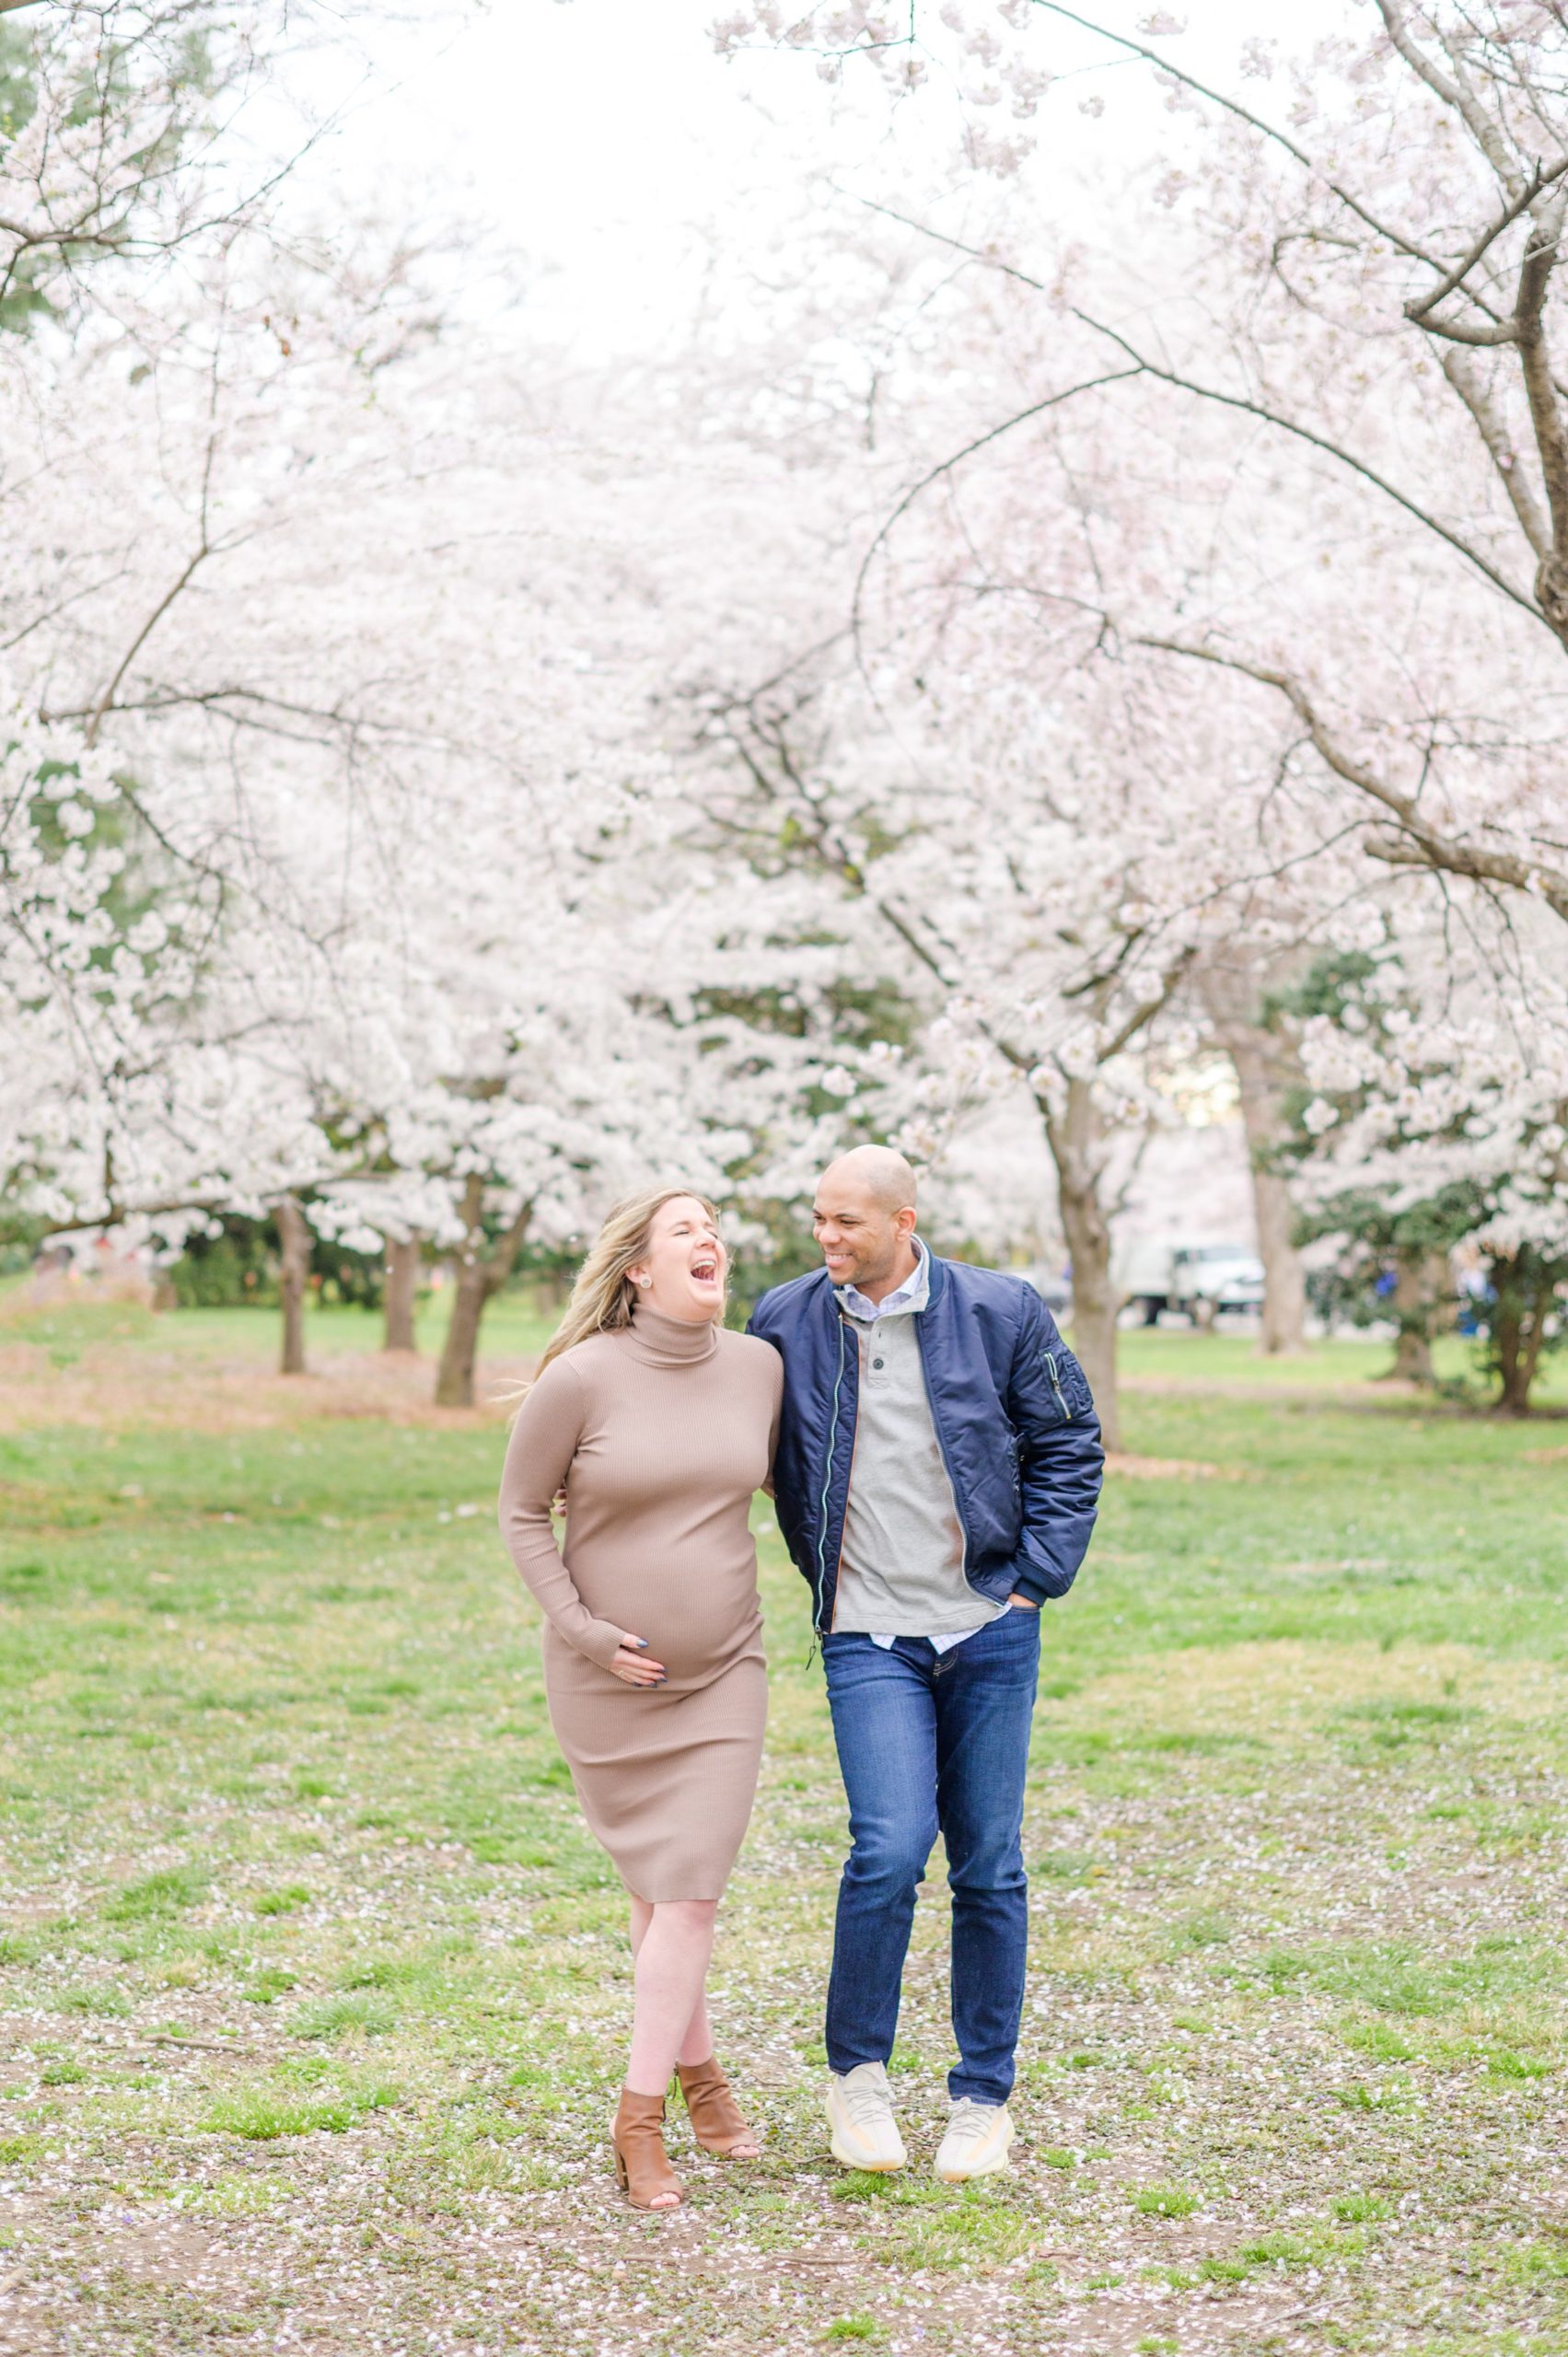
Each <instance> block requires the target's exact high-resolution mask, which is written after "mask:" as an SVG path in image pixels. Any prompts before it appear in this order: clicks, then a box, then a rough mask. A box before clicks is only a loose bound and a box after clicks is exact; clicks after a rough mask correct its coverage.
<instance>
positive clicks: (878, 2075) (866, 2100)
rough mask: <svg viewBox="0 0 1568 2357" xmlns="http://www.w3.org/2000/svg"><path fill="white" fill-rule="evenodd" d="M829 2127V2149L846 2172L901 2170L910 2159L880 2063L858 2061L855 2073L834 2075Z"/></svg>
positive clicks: (829, 2100)
mask: <svg viewBox="0 0 1568 2357" xmlns="http://www.w3.org/2000/svg"><path fill="white" fill-rule="evenodd" d="M828 2125H829V2127H830V2129H831V2130H832V2131H833V2133H832V2141H831V2143H830V2146H829V2150H830V2152H831V2154H832V2155H833V2158H834V2160H835V2161H842V2163H843V2165H844V2166H845V2168H846V2169H901V2168H902V2167H903V2166H904V2165H905V2163H906V2162H907V2161H908V2159H909V2154H907V2153H906V2152H905V2150H904V2140H903V2138H902V2137H901V2136H900V2133H899V2123H898V2121H897V2120H896V2119H894V2117H893V2098H892V2096H890V2095H889V2092H888V2073H887V2072H886V2070H885V2069H884V2067H883V2065H882V2064H881V2063H880V2062H857V2063H856V2064H855V2066H854V2070H853V2071H844V2072H837V2071H835V2072H834V2073H833V2074H832V2076H831V2077H830V2079H829V2081H828Z"/></svg>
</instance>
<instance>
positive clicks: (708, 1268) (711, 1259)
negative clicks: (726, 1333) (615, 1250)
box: [627, 1195, 728, 1326]
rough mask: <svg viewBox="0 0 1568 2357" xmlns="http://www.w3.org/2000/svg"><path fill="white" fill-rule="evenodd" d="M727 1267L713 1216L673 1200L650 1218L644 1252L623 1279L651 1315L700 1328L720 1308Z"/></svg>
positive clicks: (689, 1201)
mask: <svg viewBox="0 0 1568 2357" xmlns="http://www.w3.org/2000/svg"><path fill="white" fill-rule="evenodd" d="M727 1266H728V1256H727V1254H726V1251H725V1248H724V1246H723V1244H722V1243H721V1242H720V1241H719V1232H718V1229H717V1228H716V1227H715V1226H714V1220H713V1214H712V1213H711V1212H708V1211H705V1210H704V1209H703V1205H702V1204H701V1203H700V1202H698V1201H697V1199H696V1197H695V1196H694V1195H672V1196H671V1198H670V1200H669V1202H668V1203H661V1204H660V1205H659V1207H658V1209H657V1211H656V1213H654V1220H653V1226H652V1229H651V1230H650V1232H649V1238H648V1248H647V1250H646V1252H645V1254H644V1256H643V1258H642V1259H641V1260H638V1261H636V1262H634V1263H633V1266H632V1268H630V1269H629V1270H628V1271H627V1274H628V1275H629V1276H630V1277H631V1279H632V1282H633V1284H635V1285H636V1287H637V1297H638V1299H639V1300H640V1301H645V1302H646V1304H647V1306H648V1307H649V1308H650V1309H656V1310H658V1311H660V1312H661V1314H662V1315H663V1316H664V1317H666V1318H680V1319H681V1320H682V1321H683V1322H684V1323H685V1324H687V1325H691V1326H701V1325H706V1324H707V1323H708V1322H709V1321H710V1320H711V1319H713V1318H716V1317H717V1316H718V1315H719V1313H720V1311H721V1310H722V1309H723V1307H724V1280H725V1271H726V1268H727ZM644 1278H646V1279H647V1280H648V1282H647V1283H643V1282H642V1280H643V1279H644Z"/></svg>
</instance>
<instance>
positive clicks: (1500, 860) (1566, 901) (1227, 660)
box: [1132, 638, 1568, 924]
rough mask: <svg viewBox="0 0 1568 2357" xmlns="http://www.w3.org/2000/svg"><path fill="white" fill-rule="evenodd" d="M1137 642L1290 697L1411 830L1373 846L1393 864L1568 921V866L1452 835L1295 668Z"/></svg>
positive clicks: (1363, 787)
mask: <svg viewBox="0 0 1568 2357" xmlns="http://www.w3.org/2000/svg"><path fill="white" fill-rule="evenodd" d="M1132 644H1134V645H1135V646H1147V647H1149V648H1152V649H1153V650H1154V651H1156V653H1158V654H1162V655H1180V656H1185V657H1186V658H1187V659H1188V660H1190V661H1192V662H1198V663H1213V664H1215V665H1217V666H1218V667H1219V668H1221V669H1222V670H1226V671H1237V672H1239V673H1240V674H1241V675H1242V677H1243V678H1245V679H1256V680H1258V681H1259V683H1260V685H1261V686H1263V687H1266V688H1272V689H1273V690H1274V691H1276V693H1278V694H1280V695H1282V696H1283V697H1284V699H1285V701H1286V702H1288V703H1289V705H1290V706H1291V709H1292V710H1293V711H1294V712H1295V714H1296V716H1297V718H1298V719H1299V720H1300V721H1301V724H1302V726H1303V727H1304V728H1305V729H1306V731H1307V736H1308V737H1310V738H1311V740H1312V745H1313V749H1314V750H1315V751H1316V752H1317V754H1318V758H1319V759H1320V760H1321V761H1323V763H1324V765H1325V766H1326V767H1327V768H1329V769H1330V770H1332V771H1333V772H1334V774H1335V776H1336V777H1341V778H1342V779H1343V780H1344V781H1345V784H1347V785H1353V786H1354V788H1355V789H1356V791H1357V793H1358V794H1364V795H1366V796H1367V798H1368V799H1369V800H1370V801H1373V802H1376V803H1378V804H1379V805H1380V806H1381V807H1382V808H1383V809H1385V810H1387V811H1388V814H1389V816H1390V817H1391V818H1393V819H1396V820H1397V821H1398V823H1399V825H1400V828H1401V830H1403V834H1404V836H1405V838H1406V839H1407V848H1406V850H1405V851H1404V852H1403V853H1400V854H1399V855H1397V856H1396V855H1395V854H1394V853H1393V852H1392V850H1391V849H1390V848H1388V838H1382V839H1380V840H1381V842H1382V843H1383V845H1384V847H1383V848H1375V847H1374V845H1369V846H1368V848H1369V849H1373V850H1374V855H1375V856H1376V857H1377V858H1379V859H1384V860H1387V861H1388V863H1389V864H1390V865H1397V866H1423V867H1427V868H1430V869H1433V870H1434V871H1437V872H1440V873H1442V874H1443V875H1446V876H1464V877H1469V878H1470V880H1471V881H1472V882H1475V883H1482V884H1504V885H1506V886H1507V887H1508V888H1510V889H1511V890H1513V891H1516V892H1527V893H1529V894H1530V896H1531V897H1532V898H1538V899H1540V900H1544V901H1545V902H1546V905H1547V907H1548V908H1549V909H1551V911H1552V913H1553V915H1554V916H1559V917H1561V918H1562V922H1563V923H1564V924H1568V873H1564V872H1562V871H1561V870H1558V869H1554V868H1551V867H1548V866H1546V865H1544V864H1543V863H1542V862H1540V861H1539V860H1534V861H1532V860H1528V859H1525V858H1522V857H1520V856H1519V855H1518V854H1517V853H1514V852H1500V851H1488V850H1485V849H1484V848H1483V847H1482V846H1481V845H1480V844H1478V843H1467V842H1458V841H1456V839H1455V838H1454V837H1453V836H1452V835H1446V834H1444V833H1443V832H1442V830H1440V829H1439V828H1436V827H1434V826H1433V825H1432V824H1431V823H1430V821H1429V820H1428V819H1426V818H1424V817H1423V814H1422V812H1421V810H1420V808H1419V807H1418V806H1417V804H1416V801H1415V799H1414V797H1413V795H1408V794H1401V793H1400V790H1399V788H1398V787H1397V786H1393V785H1390V784H1388V782H1387V780H1386V779H1384V778H1380V777H1379V776H1378V775H1377V773H1376V771H1375V770H1371V769H1368V768H1367V766H1366V764H1365V762H1364V761H1356V760H1355V759H1354V758H1353V755H1352V754H1350V753H1349V752H1347V751H1346V749H1345V748H1344V747H1343V746H1342V745H1341V744H1340V743H1339V741H1338V740H1337V738H1336V737H1334V735H1333V734H1332V732H1331V730H1330V728H1329V726H1328V725H1327V723H1326V722H1325V721H1324V719H1323V718H1322V715H1321V714H1319V713H1318V710H1317V707H1316V706H1315V705H1314V703H1313V702H1312V700H1311V698H1310V697H1309V696H1308V694H1307V691H1306V689H1305V688H1304V687H1303V686H1302V684H1301V682H1300V680H1299V679H1293V678H1292V677H1291V675H1290V673H1289V672H1288V671H1276V670H1274V669H1272V668H1270V666H1268V665H1267V664H1263V663H1252V662H1249V660H1248V659H1247V657H1246V656H1240V655H1227V654H1225V652H1224V651H1223V650H1222V649H1220V648H1219V647H1214V646H1193V645H1191V644H1186V643H1185V642H1184V641H1182V640H1180V639H1174V638H1136V639H1134V640H1133V641H1132ZM1376 840H1378V839H1375V841H1376Z"/></svg>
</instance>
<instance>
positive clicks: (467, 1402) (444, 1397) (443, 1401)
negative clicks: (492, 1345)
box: [436, 1258, 491, 1408]
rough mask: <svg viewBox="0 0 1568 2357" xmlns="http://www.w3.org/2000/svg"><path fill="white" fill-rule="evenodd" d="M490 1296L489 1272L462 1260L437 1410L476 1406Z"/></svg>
mask: <svg viewBox="0 0 1568 2357" xmlns="http://www.w3.org/2000/svg"><path fill="white" fill-rule="evenodd" d="M490 1295H491V1285H490V1271H489V1270H488V1269H487V1268H486V1267H485V1265H484V1263H483V1261H482V1260H479V1259H477V1258H475V1259H473V1260H459V1263H458V1282H457V1284H456V1285H455V1286H454V1288H453V1291H452V1314H451V1316H450V1317H449V1318H447V1339H446V1341H444V1342H443V1343H442V1345H441V1364H440V1365H439V1366H438V1367H437V1369H436V1406H437V1407H438V1408H471V1407H472V1406H473V1370H474V1363H475V1361H476V1359H477V1358H478V1356H479V1326H480V1320H481V1318H482V1317H483V1316H484V1305H485V1303H486V1302H487V1301H488V1300H489V1299H490Z"/></svg>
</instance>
